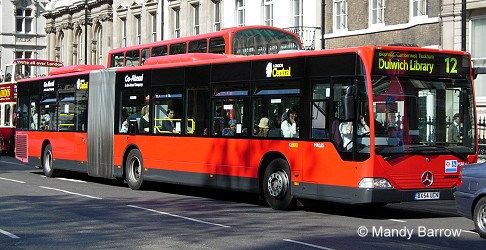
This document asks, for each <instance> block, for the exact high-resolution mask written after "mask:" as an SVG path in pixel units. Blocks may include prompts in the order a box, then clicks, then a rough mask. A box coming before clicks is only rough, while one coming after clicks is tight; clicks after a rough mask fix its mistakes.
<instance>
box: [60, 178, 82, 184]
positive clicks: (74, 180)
mask: <svg viewBox="0 0 486 250" xmlns="http://www.w3.org/2000/svg"><path fill="white" fill-rule="evenodd" d="M56 179H59V180H63V181H72V182H80V183H86V181H82V180H76V179H68V178H62V177H60V178H56Z"/></svg>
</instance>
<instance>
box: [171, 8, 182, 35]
mask: <svg viewBox="0 0 486 250" xmlns="http://www.w3.org/2000/svg"><path fill="white" fill-rule="evenodd" d="M172 11H173V14H174V38H179V37H181V26H180V25H181V24H180V14H181V13H180V12H181V9H179V8H174V9H172Z"/></svg>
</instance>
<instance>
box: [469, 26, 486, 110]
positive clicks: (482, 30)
mask: <svg viewBox="0 0 486 250" xmlns="http://www.w3.org/2000/svg"><path fill="white" fill-rule="evenodd" d="M470 34H471V55H474V57H473V58H472V61H473V64H474V67H486V46H484V34H486V18H478V19H473V20H471V33H470ZM474 83H475V85H474V86H475V91H476V96H480V97H484V96H486V75H485V74H479V75H478V76H477V78H476V80H475V81H474ZM483 100H484V99H483ZM478 113H479V112H478ZM482 115H483V114H482Z"/></svg>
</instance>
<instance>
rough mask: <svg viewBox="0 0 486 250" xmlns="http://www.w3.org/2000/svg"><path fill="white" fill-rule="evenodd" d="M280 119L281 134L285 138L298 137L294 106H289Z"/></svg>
mask: <svg viewBox="0 0 486 250" xmlns="http://www.w3.org/2000/svg"><path fill="white" fill-rule="evenodd" d="M284 118H285V119H282V120H283V121H282V125H281V129H282V134H283V136H284V137H285V138H299V133H298V131H299V128H298V126H297V121H298V120H297V110H296V109H295V108H289V110H287V115H286V117H284Z"/></svg>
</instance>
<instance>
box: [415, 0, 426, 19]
mask: <svg viewBox="0 0 486 250" xmlns="http://www.w3.org/2000/svg"><path fill="white" fill-rule="evenodd" d="M411 1H412V4H411V6H412V17H418V16H425V15H427V0H411Z"/></svg>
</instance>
